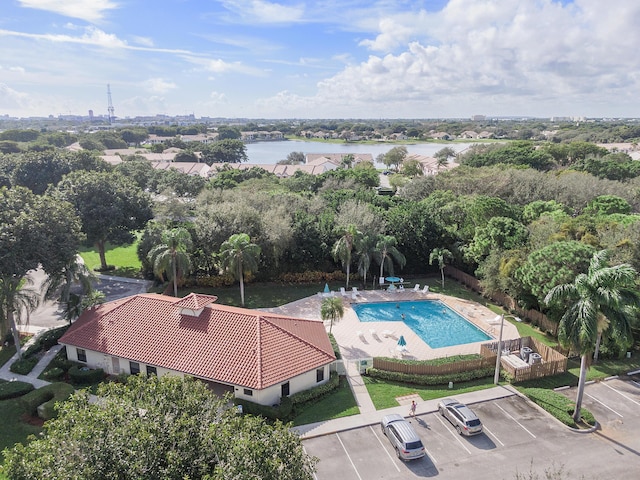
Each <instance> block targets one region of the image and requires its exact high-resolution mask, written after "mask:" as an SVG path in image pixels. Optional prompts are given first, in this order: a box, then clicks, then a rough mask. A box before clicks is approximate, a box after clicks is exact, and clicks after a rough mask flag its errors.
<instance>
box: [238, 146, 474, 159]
mask: <svg viewBox="0 0 640 480" xmlns="http://www.w3.org/2000/svg"><path fill="white" fill-rule="evenodd" d="M471 145H473V143H420V144H415V145H404V146H405V147H407V151H408V152H409V154H410V155H411V154H418V155H428V156H432V155H433V154H434V153H436V152H437V151H438V150H441V149H443V148H444V147H451V148H453V149H454V150H455V151H456V152H461V151H462V150H466V149H467V148H469V147H470V146H471ZM400 146H402V145H400V144H383V145H377V144H373V145H371V144H358V143H356V144H352V143H320V142H305V141H302V140H285V141H282V142H257V143H248V144H247V156H248V157H249V162H250V163H266V164H273V163H277V162H279V161H280V160H285V159H286V158H287V155H289V154H290V153H291V152H302V153H305V154H306V153H343V154H348V153H370V154H371V155H373V158H374V159H375V158H376V157H377V156H378V155H379V154H381V153H387V152H388V151H389V150H391V149H392V148H393V147H400Z"/></svg>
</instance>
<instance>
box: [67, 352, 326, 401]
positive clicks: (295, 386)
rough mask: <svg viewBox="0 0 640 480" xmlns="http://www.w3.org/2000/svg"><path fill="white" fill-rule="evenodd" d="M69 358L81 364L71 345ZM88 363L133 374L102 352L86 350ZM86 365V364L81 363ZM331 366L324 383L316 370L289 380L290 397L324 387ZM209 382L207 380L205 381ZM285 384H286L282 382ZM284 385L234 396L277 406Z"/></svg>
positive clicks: (123, 362)
mask: <svg viewBox="0 0 640 480" xmlns="http://www.w3.org/2000/svg"><path fill="white" fill-rule="evenodd" d="M66 347H67V358H68V359H69V360H71V361H74V362H80V361H79V360H78V355H77V348H76V347H74V346H71V345H67V346H66ZM85 352H86V356H87V361H86V365H87V367H89V368H102V369H103V370H104V371H105V372H106V373H108V374H110V375H117V374H118V373H131V371H130V369H129V360H128V359H124V358H120V359H118V361H119V366H120V372H115V371H114V369H113V360H112V358H113V357H111V356H109V355H105V354H103V353H100V352H95V351H92V350H86V349H85ZM80 363H85V362H80ZM138 363H139V364H140V372H141V373H146V364H145V363H142V362H138ZM329 367H330V364H327V365H325V366H323V367H322V368H323V370H324V380H323V381H322V382H317V381H316V369H315V368H314V369H313V370H310V371H308V372H306V373H303V374H302V375H297V376H295V377H293V378H291V379H290V380H289V395H293V394H294V393H298V392H301V391H303V390H307V389H309V388H313V387H317V386H318V385H322V384H323V383H326V382H327V381H328V380H329V377H330V372H329ZM156 369H157V373H158V376H159V377H162V376H163V375H168V374H171V375H176V376H179V377H184V373H182V372H178V371H175V370H168V369H166V368H161V367H156ZM203 380H207V379H203ZM282 383H285V382H282ZM282 383H278V384H276V385H273V386H271V387H269V388H265V389H263V390H253V395H252V396H248V395H245V394H244V389H245V387H241V386H237V385H236V386H234V395H235V396H236V397H237V398H242V399H245V400H249V401H251V402H254V403H260V404H262V405H276V404H278V403H280V397H281V391H282V390H281V387H282Z"/></svg>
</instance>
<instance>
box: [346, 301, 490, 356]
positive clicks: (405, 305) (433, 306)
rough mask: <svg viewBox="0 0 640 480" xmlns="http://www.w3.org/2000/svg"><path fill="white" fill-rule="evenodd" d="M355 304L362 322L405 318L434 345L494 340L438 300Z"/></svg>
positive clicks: (434, 346) (436, 346)
mask: <svg viewBox="0 0 640 480" xmlns="http://www.w3.org/2000/svg"><path fill="white" fill-rule="evenodd" d="M352 307H353V309H354V310H355V312H356V315H358V319H359V320H360V321H361V322H404V323H405V324H406V325H407V326H408V327H409V328H411V330H413V331H414V332H415V333H416V335H418V336H419V337H420V338H421V339H422V340H423V341H424V342H425V343H426V344H427V345H429V346H430V347H431V348H441V347H450V346H452V345H462V344H464V343H473V342H482V341H485V340H491V337H490V336H489V335H487V334H486V333H484V332H483V331H482V330H480V329H479V328H478V327H476V326H475V325H473V324H472V323H470V322H468V321H467V320H465V319H464V318H463V317H461V316H460V315H458V314H457V313H456V312H455V311H453V310H452V309H450V308H449V307H448V306H447V305H445V304H444V303H442V302H440V301H438V300H421V301H411V302H373V303H359V304H353V305H352ZM403 314H404V319H403V318H402V315H403Z"/></svg>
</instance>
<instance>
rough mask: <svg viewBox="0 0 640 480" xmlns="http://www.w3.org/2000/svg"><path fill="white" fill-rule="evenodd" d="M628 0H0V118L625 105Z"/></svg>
mask: <svg viewBox="0 0 640 480" xmlns="http://www.w3.org/2000/svg"><path fill="white" fill-rule="evenodd" d="M639 24H640V2H632V1H628V0H610V1H608V2H603V1H599V0H556V1H552V0H535V1H520V0H422V1H420V0H416V1H408V0H380V1H376V0H373V1H371V0H350V1H338V0H324V1H320V2H305V1H297V2H291V1H288V0H282V1H279V2H270V1H267V0H222V1H207V2H205V1H196V0H183V1H180V2H176V1H172V0H155V1H154V2H140V1H135V0H92V1H86V0H64V1H56V0H6V1H4V2H2V5H0V41H1V42H2V49H0V116H4V115H9V116H12V117H36V116H45V117H46V116H49V115H53V116H58V115H81V116H86V115H88V112H89V111H90V110H92V111H93V115H94V116H96V117H100V116H102V117H106V116H107V114H108V103H107V84H110V86H111V93H112V99H113V106H114V109H115V116H116V117H117V118H125V117H136V116H153V115H157V114H165V115H169V116H179V115H190V114H193V115H194V116H195V117H198V118H200V117H213V118H215V117H227V118H272V119H275V118H310V119H313V118H327V119H330V118H362V119H366V118H471V117H472V116H473V115H477V114H481V115H486V116H487V118H492V117H509V116H511V117H517V116H522V117H524V116H527V117H540V118H545V117H546V118H549V117H587V118H593V117H598V118H603V117H604V118H610V117H614V118H615V117H627V118H635V117H638V116H640V108H639V107H640V95H638V92H640V56H639V55H638V54H637V46H638V45H640V30H639V29H638V28H637V25H639Z"/></svg>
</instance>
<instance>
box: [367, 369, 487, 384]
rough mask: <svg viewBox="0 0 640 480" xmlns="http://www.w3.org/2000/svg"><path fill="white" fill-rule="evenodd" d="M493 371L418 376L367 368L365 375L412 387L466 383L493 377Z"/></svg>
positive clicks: (480, 370) (479, 370)
mask: <svg viewBox="0 0 640 480" xmlns="http://www.w3.org/2000/svg"><path fill="white" fill-rule="evenodd" d="M494 372H495V369H493V368H480V369H478V370H469V371H467V372H460V373H449V374H446V375H418V374H410V373H402V372H388V371H386V370H378V369H377V368H373V367H371V368H368V369H367V375H369V376H371V377H374V378H381V379H383V380H390V381H393V382H402V383H413V384H414V385H446V384H448V383H449V382H468V381H470V380H476V379H478V378H486V377H490V376H491V375H493V374H494Z"/></svg>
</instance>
